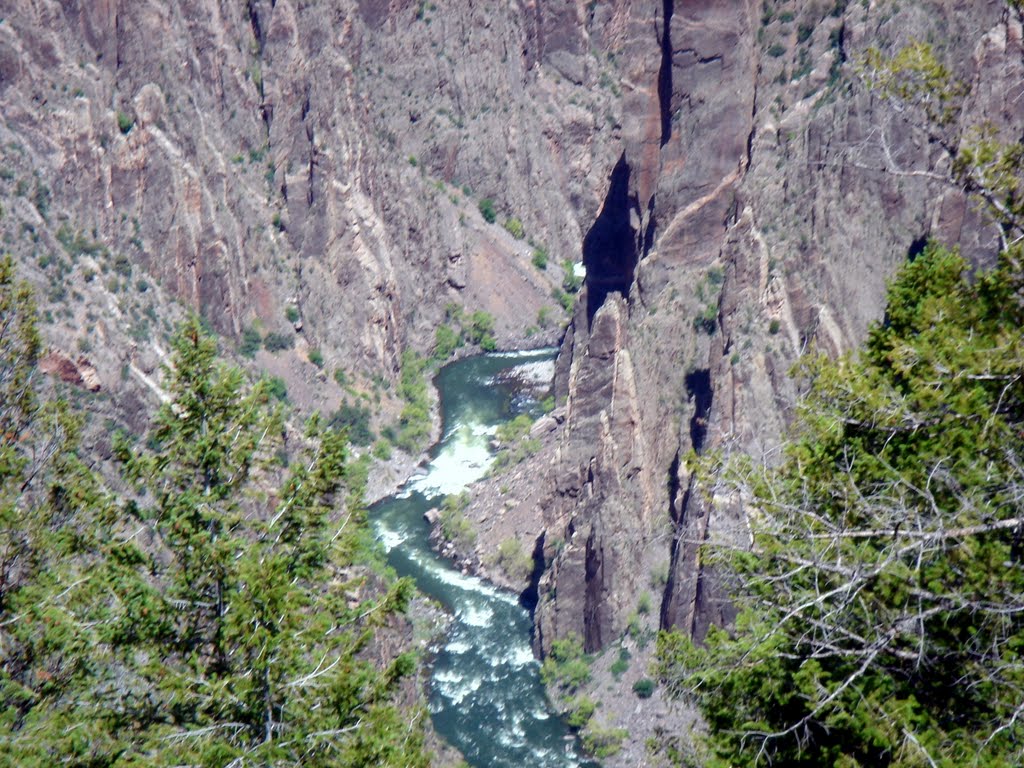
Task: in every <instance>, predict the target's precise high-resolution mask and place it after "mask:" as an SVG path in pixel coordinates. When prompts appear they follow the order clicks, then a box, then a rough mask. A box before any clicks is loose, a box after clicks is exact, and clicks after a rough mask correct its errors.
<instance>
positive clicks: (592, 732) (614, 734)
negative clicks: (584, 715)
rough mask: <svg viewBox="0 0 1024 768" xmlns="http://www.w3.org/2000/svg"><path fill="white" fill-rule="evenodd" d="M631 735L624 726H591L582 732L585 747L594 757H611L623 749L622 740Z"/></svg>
mask: <svg viewBox="0 0 1024 768" xmlns="http://www.w3.org/2000/svg"><path fill="white" fill-rule="evenodd" d="M627 736H629V732H628V731H626V730H625V729H624V728H596V727H594V726H591V727H589V728H587V730H585V731H584V732H583V733H582V734H581V737H582V741H583V749H585V750H586V751H587V752H589V753H590V754H592V755H593V756H594V757H598V758H601V757H611V756H612V755H614V754H617V753H618V751H619V750H620V749H622V742H623V741H625V739H626V737H627Z"/></svg>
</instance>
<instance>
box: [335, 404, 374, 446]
mask: <svg viewBox="0 0 1024 768" xmlns="http://www.w3.org/2000/svg"><path fill="white" fill-rule="evenodd" d="M327 425H328V426H329V427H331V428H332V429H337V430H345V431H346V433H347V434H348V439H349V442H351V443H352V444H354V445H369V444H370V443H372V442H373V440H374V437H375V436H374V434H373V430H371V429H370V409H369V408H367V407H366V406H365V405H358V404H356V405H351V404H350V403H349V402H348V400H344V401H342V403H341V405H339V406H338V410H336V411H335V412H334V413H332V414H331V418H330V419H329V420H328V422H327Z"/></svg>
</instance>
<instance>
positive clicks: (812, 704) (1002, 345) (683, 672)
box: [658, 245, 1024, 766]
mask: <svg viewBox="0 0 1024 768" xmlns="http://www.w3.org/2000/svg"><path fill="white" fill-rule="evenodd" d="M1022 255H1024V254H1022V249H1021V247H1020V246H1019V245H1018V246H1016V247H1014V248H1012V249H1009V250H1007V251H1004V252H1003V254H1002V255H1001V257H1000V263H999V266H998V267H997V268H996V269H994V270H993V271H988V272H977V273H974V274H970V273H969V270H968V268H967V265H966V263H965V262H964V260H963V259H962V258H961V257H960V256H959V255H958V254H957V253H956V252H950V251H947V250H944V249H943V248H940V247H938V246H935V245H929V246H928V247H927V248H926V249H925V251H924V252H923V253H922V254H920V255H919V256H918V257H917V258H916V259H915V260H914V261H913V262H912V263H910V264H907V265H906V266H905V267H904V268H903V269H902V271H901V272H900V273H899V275H898V276H897V277H896V279H895V280H894V282H893V283H892V284H891V286H890V289H889V295H888V300H889V301H888V308H887V311H886V316H885V320H884V322H882V323H878V324H876V325H875V326H874V327H872V328H871V330H870V332H869V335H868V341H867V343H866V345H865V346H864V348H863V350H862V351H861V353H860V354H859V355H858V356H845V357H843V358H840V359H839V360H836V361H829V360H826V359H824V358H821V357H812V358H810V359H808V360H806V361H805V362H804V363H803V365H802V367H801V373H802V374H803V376H804V377H805V378H806V379H807V380H808V381H809V382H810V391H809V393H808V394H807V396H806V397H805V398H804V401H803V403H802V406H801V409H800V420H799V423H798V425H797V427H796V429H795V430H794V434H793V437H792V439H791V441H790V443H789V444H788V448H787V451H786V454H785V459H784V461H783V463H782V464H781V466H779V467H778V468H776V469H773V470H766V469H764V468H761V467H758V466H755V464H754V463H753V462H744V461H737V462H735V463H731V464H729V465H727V466H725V467H723V468H722V469H721V474H720V478H721V479H720V482H719V486H718V489H717V491H716V493H718V494H727V493H728V492H729V491H730V490H731V491H733V492H735V493H738V494H742V495H743V496H744V498H747V499H750V502H749V504H750V508H751V509H754V510H756V514H752V515H751V517H750V524H751V535H752V537H753V546H752V549H751V550H750V551H739V552H737V551H731V550H729V549H728V548H724V547H721V548H714V549H712V550H711V551H709V555H714V556H715V557H716V558H717V561H718V562H719V564H720V566H721V567H723V568H728V569H729V570H730V571H731V572H733V573H734V574H736V577H737V578H736V580H735V582H734V583H735V585H736V593H735V595H734V599H735V601H736V605H737V607H738V608H739V610H740V612H739V616H738V617H737V620H736V626H735V629H734V630H732V631H730V632H725V631H722V630H712V631H711V632H710V633H709V636H708V638H707V645H706V647H700V648H698V647H695V646H693V645H692V644H690V643H689V642H688V641H686V640H684V639H683V638H682V637H681V636H680V635H677V634H663V635H662V636H661V637H660V638H659V643H658V657H659V673H660V675H661V677H662V679H663V680H664V681H665V682H666V684H667V685H668V686H669V687H670V691H671V692H673V693H676V694H682V693H683V692H686V691H690V692H693V694H694V695H695V696H696V699H697V702H698V703H699V705H700V707H701V710H702V711H703V713H704V716H705V718H706V720H707V722H708V724H709V726H710V728H711V733H710V735H709V738H708V747H709V749H710V752H711V755H712V756H713V757H712V759H711V760H710V762H708V763H707V764H708V765H711V766H719V765H722V766H724V765H733V766H753V765H755V764H758V763H759V761H763V760H764V759H765V758H767V759H770V760H771V761H773V762H774V763H777V764H784V765H791V766H820V765H851V766H852V765H889V766H911V765H924V764H931V765H949V766H952V765H967V764H976V765H1018V764H1020V763H1021V761H1022V760H1024V747H1022V746H1021V745H1022V744H1024V723H1022V722H1021V719H1020V717H1019V714H1020V701H1021V699H1020V693H1019V691H1020V685H1021V681H1024V662H1022V661H1021V658H1020V654H1019V649H1020V648H1021V647H1022V646H1024V620H1022V619H1021V616H1022V615H1024V571H1022V569H1021V568H1020V558H1021V554H1020V531H1021V528H1022V525H1024V522H1022V521H1024V514H1022V507H1021V498H1022V496H1024V494H1022V491H1024V483H1022V474H1021V464H1020V457H1021V456H1022V455H1024V376H1022V371H1024V333H1022V330H1021V329H1022V328H1024V299H1022V295H1024V278H1022V275H1024V272H1022V270H1021V258H1022ZM712 470H715V471H717V470H716V468H715V467H708V468H705V469H704V471H712Z"/></svg>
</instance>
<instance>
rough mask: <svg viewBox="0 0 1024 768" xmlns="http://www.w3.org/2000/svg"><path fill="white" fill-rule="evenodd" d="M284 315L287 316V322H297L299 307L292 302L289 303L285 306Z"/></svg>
mask: <svg viewBox="0 0 1024 768" xmlns="http://www.w3.org/2000/svg"><path fill="white" fill-rule="evenodd" d="M284 316H285V317H286V318H288V322H289V323H297V322H299V317H300V315H299V308H298V307H296V306H295V305H294V304H289V305H288V306H287V307H285V310H284Z"/></svg>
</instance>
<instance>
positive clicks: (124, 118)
mask: <svg viewBox="0 0 1024 768" xmlns="http://www.w3.org/2000/svg"><path fill="white" fill-rule="evenodd" d="M133 127H135V118H133V117H132V116H131V115H129V114H128V113H126V112H118V113H117V129H118V130H119V131H121V133H123V134H124V135H125V136H127V135H128V134H129V133H130V132H131V130H132V128H133Z"/></svg>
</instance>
